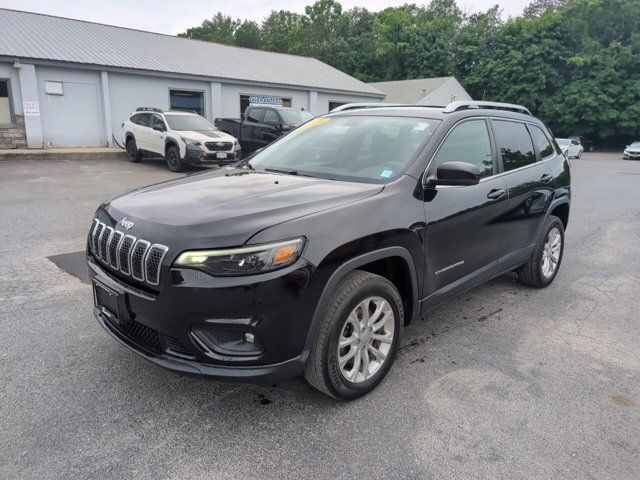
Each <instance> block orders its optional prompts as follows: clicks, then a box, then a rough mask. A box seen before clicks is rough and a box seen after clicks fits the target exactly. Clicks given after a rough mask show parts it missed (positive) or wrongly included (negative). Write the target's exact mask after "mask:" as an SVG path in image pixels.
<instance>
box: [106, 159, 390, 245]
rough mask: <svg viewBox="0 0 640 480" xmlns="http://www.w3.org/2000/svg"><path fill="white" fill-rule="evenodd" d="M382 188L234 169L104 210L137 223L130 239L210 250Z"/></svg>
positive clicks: (150, 190)
mask: <svg viewBox="0 0 640 480" xmlns="http://www.w3.org/2000/svg"><path fill="white" fill-rule="evenodd" d="M382 189H383V186H382V185H376V184H366V183H355V182H340V181H334V180H324V179H318V178H310V177H298V176H293V175H278V174H272V173H265V172H255V171H250V170H241V169H233V168H230V169H220V170H216V171H214V172H208V173H205V174H197V175H189V176H186V177H182V178H179V179H177V180H172V181H169V182H164V183H160V184H157V185H152V186H149V187H146V188H143V189H140V190H136V191H134V192H131V193H128V194H125V195H123V196H120V197H118V198H115V199H114V200H112V201H111V203H110V204H108V205H107V206H106V210H107V213H108V214H109V215H110V216H111V217H112V218H113V219H114V222H119V221H120V220H121V219H122V218H124V217H126V218H127V219H129V220H130V221H133V222H134V223H135V227H134V228H133V229H132V231H131V232H130V233H131V234H132V235H136V234H138V235H140V236H142V237H143V238H153V240H154V241H156V242H162V241H167V242H171V241H172V239H175V238H176V237H181V238H184V239H187V238H188V239H190V242H189V243H190V244H191V247H192V248H196V247H199V248H212V247H218V246H233V245H241V244H243V243H245V242H246V241H247V240H248V239H249V238H250V237H251V236H253V235H254V234H256V233H257V232H259V231H260V230H263V229H265V228H267V227H271V226H273V225H277V224H279V223H282V222H286V221H288V220H293V219H294V218H299V217H302V216H305V215H310V214H312V213H316V212H319V211H322V210H326V209H330V208H335V207H337V206H340V205H344V204H347V203H351V202H355V201H357V200H360V199H363V198H366V197H369V196H372V195H375V194H377V193H379V192H380V191H382ZM334 227H335V226H329V227H328V228H334ZM300 234H301V235H304V232H300ZM167 244H168V245H170V244H171V243H167Z"/></svg>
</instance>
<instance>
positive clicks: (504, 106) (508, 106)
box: [443, 100, 533, 116]
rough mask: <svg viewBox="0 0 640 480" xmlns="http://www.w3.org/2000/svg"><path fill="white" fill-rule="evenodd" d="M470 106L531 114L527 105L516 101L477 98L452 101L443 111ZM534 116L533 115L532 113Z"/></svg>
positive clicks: (464, 108) (452, 110) (451, 111)
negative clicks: (490, 100) (518, 103)
mask: <svg viewBox="0 0 640 480" xmlns="http://www.w3.org/2000/svg"><path fill="white" fill-rule="evenodd" d="M470 108H487V109H494V110H509V111H512V112H518V113H524V114H526V115H531V112H530V111H529V109H528V108H527V107H523V106H522V105H516V104H515V103H502V102H484V101H477V100H469V101H466V100H465V101H462V100H459V101H456V102H451V103H450V104H449V105H447V106H446V107H445V108H444V110H443V112H444V113H453V112H457V111H459V110H467V109H470ZM531 116H533V115H531Z"/></svg>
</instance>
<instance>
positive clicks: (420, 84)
mask: <svg viewBox="0 0 640 480" xmlns="http://www.w3.org/2000/svg"><path fill="white" fill-rule="evenodd" d="M450 80H454V81H456V82H457V80H456V79H455V77H436V78H416V79H413V80H397V81H394V82H374V83H370V84H369V85H371V86H373V87H375V88H377V89H378V90H382V91H383V92H384V93H386V94H387V98H386V99H385V101H387V102H392V103H406V104H411V105H413V104H416V103H418V102H419V101H420V100H422V99H423V98H424V97H426V96H427V95H429V94H430V93H433V92H434V91H436V90H437V89H438V88H440V87H441V86H443V85H444V84H445V83H447V82H449V81H450ZM469 98H471V97H469Z"/></svg>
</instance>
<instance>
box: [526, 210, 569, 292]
mask: <svg viewBox="0 0 640 480" xmlns="http://www.w3.org/2000/svg"><path fill="white" fill-rule="evenodd" d="M563 252H564V226H563V224H562V221H561V220H560V219H559V218H558V217H556V216H554V215H549V218H547V220H546V222H545V224H544V227H543V228H542V229H541V232H540V235H539V236H538V239H537V241H536V244H535V247H534V249H533V255H531V258H530V259H529V261H528V262H527V263H526V264H525V265H523V266H522V267H520V268H519V269H518V278H519V279H520V281H521V282H522V283H524V284H525V285H528V286H530V287H534V288H544V287H546V286H547V285H549V284H550V283H551V282H553V280H554V278H556V275H557V274H558V270H559V269H560V263H561V262H562V254H563Z"/></svg>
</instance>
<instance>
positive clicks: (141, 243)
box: [129, 239, 151, 282]
mask: <svg viewBox="0 0 640 480" xmlns="http://www.w3.org/2000/svg"><path fill="white" fill-rule="evenodd" d="M150 245H151V243H149V242H147V241H146V240H141V239H138V241H137V242H136V243H135V244H134V245H133V248H132V249H131V253H130V254H129V257H130V260H129V261H130V265H131V276H132V277H133V278H135V279H136V280H140V281H141V282H144V279H145V278H144V257H145V256H146V254H147V250H149V246H150Z"/></svg>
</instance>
